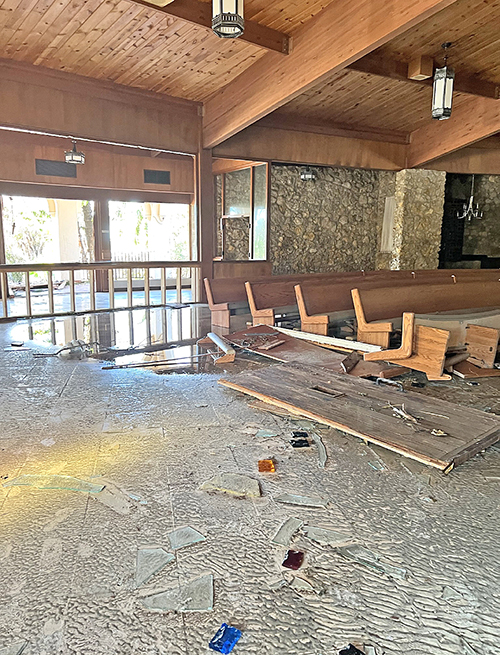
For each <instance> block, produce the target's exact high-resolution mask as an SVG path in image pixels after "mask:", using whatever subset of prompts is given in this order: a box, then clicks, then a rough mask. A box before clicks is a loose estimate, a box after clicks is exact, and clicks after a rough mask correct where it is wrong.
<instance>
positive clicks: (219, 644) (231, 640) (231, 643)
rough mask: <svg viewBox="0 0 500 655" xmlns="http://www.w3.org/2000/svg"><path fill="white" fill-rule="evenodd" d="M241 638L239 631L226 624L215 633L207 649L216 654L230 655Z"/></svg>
mask: <svg viewBox="0 0 500 655" xmlns="http://www.w3.org/2000/svg"><path fill="white" fill-rule="evenodd" d="M240 637H241V630H238V628H233V627H231V626H230V625H228V624H227V623H223V624H222V625H221V627H220V628H219V629H218V630H217V632H216V633H215V635H214V637H213V639H212V640H211V641H210V643H209V644H208V647H209V648H211V649H212V650H215V651H217V652H218V653H224V654H225V655H227V653H230V652H231V651H232V650H233V648H234V647H235V646H236V644H237V643H238V641H239V640H240Z"/></svg>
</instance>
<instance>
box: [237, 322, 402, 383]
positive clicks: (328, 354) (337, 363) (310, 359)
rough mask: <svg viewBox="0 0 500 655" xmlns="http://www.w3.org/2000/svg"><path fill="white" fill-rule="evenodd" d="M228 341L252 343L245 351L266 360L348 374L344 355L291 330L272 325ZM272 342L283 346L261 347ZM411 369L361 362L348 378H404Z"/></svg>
mask: <svg viewBox="0 0 500 655" xmlns="http://www.w3.org/2000/svg"><path fill="white" fill-rule="evenodd" d="M252 335H254V336H252ZM255 335H256V336H255ZM265 335H269V337H266V336H265ZM273 335H277V336H273ZM225 339H227V341H229V342H230V343H232V344H233V345H237V346H242V344H244V343H248V344H252V345H248V346H244V347H245V350H249V351H250V352H253V353H256V354H258V355H263V356H264V357H268V358H269V359H272V360H274V361H276V362H288V363H290V362H295V363H296V364H305V365H306V366H322V367H323V368H326V369H329V370H331V371H335V372H336V373H339V374H342V373H345V371H344V370H343V368H342V361H343V360H344V359H345V353H344V354H341V353H336V352H334V351H333V350H328V349H326V348H321V347H320V346H318V345H314V344H312V343H308V342H307V341H303V340H301V339H297V338H295V336H294V333H293V331H292V330H288V331H287V332H281V331H280V332H278V331H277V330H276V329H275V328H274V327H272V326H270V325H257V326H255V327H251V328H247V329H245V330H241V331H240V332H235V333H234V334H230V335H226V337H225ZM273 340H275V341H277V342H278V341H280V342H282V343H281V344H280V345H277V346H276V347H274V348H271V349H269V350H267V349H262V348H260V347H259V346H264V347H265V348H267V347H268V346H269V344H270V343H272V342H273ZM252 342H253V343H252ZM408 370H409V369H407V368H403V367H398V366H394V365H392V364H387V363H386V362H365V361H360V362H359V363H358V364H357V365H356V366H355V367H354V368H353V369H352V370H351V371H350V372H349V375H353V376H355V377H387V378H389V377H395V376H397V375H403V374H404V373H407V372H408Z"/></svg>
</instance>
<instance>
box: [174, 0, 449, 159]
mask: <svg viewBox="0 0 500 655" xmlns="http://www.w3.org/2000/svg"><path fill="white" fill-rule="evenodd" d="M455 2H456V0H414V1H413V2H408V1H407V0H392V2H390V3H383V2H380V0H335V2H332V3H331V4H329V5H328V6H327V7H325V8H324V9H323V10H322V11H321V12H319V13H318V14H316V16H314V17H313V18H312V19H311V20H309V21H307V23H305V24H304V25H303V26H302V27H300V28H299V29H298V30H297V31H296V32H294V34H293V50H292V51H291V53H290V54H289V55H288V57H280V56H279V55H278V54H277V53H274V52H268V53H267V54H265V55H264V56H263V57H261V58H260V59H259V60H258V61H257V62H256V63H255V64H253V65H252V66H250V67H249V68H248V69H247V70H246V71H244V72H243V73H242V74H241V75H239V77H237V78H236V79H235V80H234V81H233V82H231V83H230V84H228V85H227V86H226V87H224V88H223V89H221V90H220V91H218V92H217V93H215V94H214V95H213V96H212V97H211V98H210V99H209V100H208V101H207V102H206V103H205V117H204V145H205V147H206V148H212V147H214V146H216V145H217V144H219V143H221V142H222V141H224V140H225V139H228V138H229V137H230V136H232V135H234V134H236V133H237V132H239V131H241V130H242V129H244V128H245V127H247V126H249V125H251V124H252V123H255V122H256V121H258V120H259V119H260V118H263V117H264V116H266V115H267V114H270V113H271V112H272V111H274V110H275V109H278V107H281V106H283V105H284V104H286V103H287V102H289V101H290V100H292V99H293V98H295V97H297V96H298V95H300V94H301V93H303V92H304V91H306V90H307V89H309V88H311V87H312V86H314V85H316V84H318V83H319V82H321V81H322V80H324V79H326V78H327V77H328V76H330V75H331V74H332V73H335V72H336V71H339V70H342V69H343V68H345V67H346V66H349V64H352V63H354V62H355V61H356V60H358V59H360V58H361V57H364V56H365V55H367V54H368V53H369V52H371V51H373V50H375V49H376V48H378V47H380V46H382V45H383V44H385V43H387V42H388V41H390V40H391V39H393V38H395V37H396V36H398V35H399V34H402V33H403V32H405V31H406V30H408V29H410V28H411V27H414V26H415V25H418V24H419V23H420V22H422V21H424V20H426V19H428V18H429V17H431V16H433V15H434V14H436V13H437V12H439V11H441V10H442V9H444V8H446V7H448V6H450V5H452V4H454V3H455ZM174 5H175V3H174Z"/></svg>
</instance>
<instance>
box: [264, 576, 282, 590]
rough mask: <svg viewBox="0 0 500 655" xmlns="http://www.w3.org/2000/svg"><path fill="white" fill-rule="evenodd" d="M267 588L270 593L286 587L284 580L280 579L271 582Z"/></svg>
mask: <svg viewBox="0 0 500 655" xmlns="http://www.w3.org/2000/svg"><path fill="white" fill-rule="evenodd" d="M267 586H268V588H269V589H270V590H271V591H278V589H282V588H283V587H286V580H283V578H280V579H279V580H273V581H272V582H270V583H269V584H268V585H267Z"/></svg>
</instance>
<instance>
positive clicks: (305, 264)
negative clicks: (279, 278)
mask: <svg viewBox="0 0 500 655" xmlns="http://www.w3.org/2000/svg"><path fill="white" fill-rule="evenodd" d="M312 170H313V171H314V173H315V174H316V180H315V181H314V182H312V181H310V182H303V181H302V180H301V179H300V171H301V167H300V166H282V165H273V166H272V167H271V206H270V244H269V257H270V259H271V261H272V262H273V265H274V266H273V272H274V273H275V274H292V273H313V272H320V273H322V272H328V271H355V270H360V269H367V270H369V269H374V268H375V267H376V265H377V253H378V249H379V243H380V234H381V229H382V219H383V215H384V203H385V195H384V194H386V193H387V191H388V190H390V186H391V178H392V179H393V178H394V174H393V173H385V172H381V171H373V170H361V169H347V168H323V167H321V168H320V167H317V168H313V169H312Z"/></svg>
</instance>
